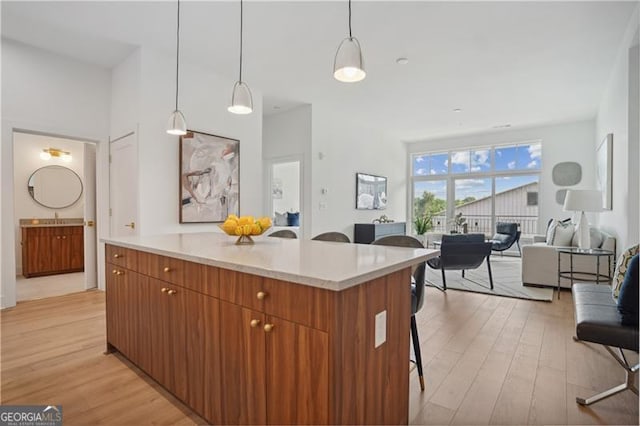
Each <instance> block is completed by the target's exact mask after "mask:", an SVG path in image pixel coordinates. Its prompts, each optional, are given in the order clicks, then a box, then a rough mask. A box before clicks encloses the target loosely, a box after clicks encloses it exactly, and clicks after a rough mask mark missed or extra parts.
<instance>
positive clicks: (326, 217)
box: [311, 104, 408, 239]
mask: <svg viewBox="0 0 640 426" xmlns="http://www.w3.org/2000/svg"><path fill="white" fill-rule="evenodd" d="M312 158H313V165H312V174H313V185H312V187H311V193H312V214H313V223H312V226H311V228H312V229H311V232H312V234H313V235H317V234H319V233H321V232H328V231H338V232H343V233H345V234H347V235H348V236H349V238H351V239H353V224H354V223H371V221H372V220H373V219H376V218H378V217H380V216H381V215H386V216H388V217H389V218H390V219H393V220H395V221H397V222H404V221H405V220H406V204H407V202H406V200H407V198H406V197H407V193H406V185H407V173H406V170H407V164H408V162H407V155H406V150H405V148H404V146H403V144H402V143H401V142H400V141H398V140H395V139H393V138H391V137H390V136H388V135H386V134H384V133H383V132H381V131H379V130H377V129H374V128H371V127H367V126H364V125H362V124H360V123H354V122H353V121H352V120H350V118H349V117H345V116H340V115H336V114H335V113H333V111H332V110H331V109H330V108H328V107H324V106H321V105H316V104H314V106H313V157H312ZM357 172H362V173H369V174H373V175H378V176H386V177H387V193H388V195H387V208H386V209H385V210H356V173H357ZM323 189H325V190H326V194H322V190H323Z"/></svg>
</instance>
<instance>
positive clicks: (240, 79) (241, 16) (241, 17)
mask: <svg viewBox="0 0 640 426" xmlns="http://www.w3.org/2000/svg"><path fill="white" fill-rule="evenodd" d="M242 4H243V2H242V0H240V76H239V79H238V81H240V83H242V22H243V21H244V19H243V10H242V9H243V6H242Z"/></svg>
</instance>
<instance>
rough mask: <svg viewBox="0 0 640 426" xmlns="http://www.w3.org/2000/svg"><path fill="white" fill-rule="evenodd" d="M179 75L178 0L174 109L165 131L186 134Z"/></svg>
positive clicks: (172, 133) (173, 133) (171, 133)
mask: <svg viewBox="0 0 640 426" xmlns="http://www.w3.org/2000/svg"><path fill="white" fill-rule="evenodd" d="M179 76H180V0H178V25H177V30H176V109H175V111H173V112H172V113H171V115H170V116H169V122H168V123H167V133H169V134H170V135H177V136H182V135H186V134H187V121H186V120H185V119H184V115H183V114H182V112H181V111H180V110H179V109H178V86H179Z"/></svg>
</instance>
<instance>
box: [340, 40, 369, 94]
mask: <svg viewBox="0 0 640 426" xmlns="http://www.w3.org/2000/svg"><path fill="white" fill-rule="evenodd" d="M366 76H367V73H366V72H365V70H364V61H363V60H362V49H361V48H360V42H359V41H358V39H357V38H355V37H347V38H345V39H344V40H342V43H340V46H339V47H338V51H337V52H336V57H335V59H334V62H333V77H334V78H335V79H336V80H338V81H342V82H345V83H355V82H356V81H360V80H364V78H365V77H366Z"/></svg>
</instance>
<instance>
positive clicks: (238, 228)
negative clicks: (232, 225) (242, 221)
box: [235, 225, 243, 235]
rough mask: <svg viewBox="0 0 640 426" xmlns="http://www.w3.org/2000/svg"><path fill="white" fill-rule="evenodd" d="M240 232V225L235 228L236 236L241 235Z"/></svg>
mask: <svg viewBox="0 0 640 426" xmlns="http://www.w3.org/2000/svg"><path fill="white" fill-rule="evenodd" d="M242 230H243V228H242V226H240V225H238V226H236V231H235V232H236V235H242Z"/></svg>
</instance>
